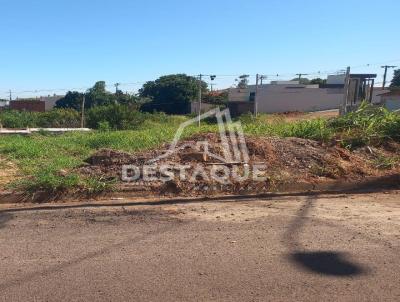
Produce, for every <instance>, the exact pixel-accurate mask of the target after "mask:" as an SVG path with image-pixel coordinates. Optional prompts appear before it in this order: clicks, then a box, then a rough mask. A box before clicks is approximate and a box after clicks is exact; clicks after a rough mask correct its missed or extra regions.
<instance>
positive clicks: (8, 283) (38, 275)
mask: <svg viewBox="0 0 400 302" xmlns="http://www.w3.org/2000/svg"><path fill="white" fill-rule="evenodd" d="M399 197H400V195H399V192H391V193H389V194H384V193H372V194H349V195H345V194H340V195H324V196H318V197H316V196H280V197H268V198H258V199H248V200H247V199H236V200H232V199H228V198H223V199H221V200H218V201H217V200H210V201H207V202H178V203H174V202H171V203H163V204H158V203H157V202H154V203H152V204H149V205H145V204H143V203H135V202H132V203H128V202H127V201H121V203H126V204H125V205H117V206H115V205H112V203H113V202H114V203H115V202H116V201H113V202H112V201H110V203H109V204H108V205H107V204H102V206H87V207H82V206H80V205H66V206H64V207H63V208H55V209H52V208H51V207H48V208H46V207H45V208H42V209H38V208H28V209H17V210H7V209H6V206H4V205H3V206H2V207H1V208H0V246H1V249H0V276H1V279H0V301H396V300H397V301H399V300H400V257H399V255H400V198H399Z"/></svg>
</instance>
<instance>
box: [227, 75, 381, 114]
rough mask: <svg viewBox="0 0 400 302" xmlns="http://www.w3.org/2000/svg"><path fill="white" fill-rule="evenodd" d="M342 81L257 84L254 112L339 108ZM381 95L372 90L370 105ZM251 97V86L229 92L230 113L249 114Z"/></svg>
mask: <svg viewBox="0 0 400 302" xmlns="http://www.w3.org/2000/svg"><path fill="white" fill-rule="evenodd" d="M351 76H354V78H355V79H358V77H359V78H360V79H363V76H365V77H366V78H368V77H369V76H373V75H367V74H366V75H362V74H361V75H351ZM344 81H345V76H344V75H333V76H328V79H327V84H324V85H303V84H299V82H298V81H273V82H271V83H270V84H264V85H259V86H258V90H257V104H258V112H262V113H279V112H289V111H300V112H311V111H322V110H331V109H339V108H340V107H341V106H342V104H343V101H344ZM359 82H362V81H359ZM360 87H361V86H360ZM365 87H366V88H365ZM365 87H364V88H365V89H364V91H363V93H365V90H368V89H369V88H368V86H365ZM367 88H368V89H367ZM360 89H361V88H360ZM382 92H383V91H382V90H381V89H380V88H374V91H373V94H372V102H373V103H379V102H380V96H379V94H380V93H382ZM255 95H256V86H255V85H249V86H248V87H247V88H246V89H239V88H231V89H229V104H230V108H231V110H233V111H234V113H233V114H234V115H237V114H241V113H245V112H248V111H253V108H254V107H253V106H254V100H255ZM357 95H358V94H357ZM360 98H361V93H360Z"/></svg>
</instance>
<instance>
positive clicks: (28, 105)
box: [10, 95, 64, 112]
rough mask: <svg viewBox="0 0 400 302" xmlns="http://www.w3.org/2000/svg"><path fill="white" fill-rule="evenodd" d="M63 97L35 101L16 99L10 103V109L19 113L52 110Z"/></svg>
mask: <svg viewBox="0 0 400 302" xmlns="http://www.w3.org/2000/svg"><path fill="white" fill-rule="evenodd" d="M63 97H64V96H63V95H53V96H50V95H49V96H41V97H40V98H37V99H17V100H14V101H10V109H13V110H19V111H32V112H45V111H50V110H52V109H53V108H54V107H55V105H56V103H57V101H58V100H60V99H62V98H63Z"/></svg>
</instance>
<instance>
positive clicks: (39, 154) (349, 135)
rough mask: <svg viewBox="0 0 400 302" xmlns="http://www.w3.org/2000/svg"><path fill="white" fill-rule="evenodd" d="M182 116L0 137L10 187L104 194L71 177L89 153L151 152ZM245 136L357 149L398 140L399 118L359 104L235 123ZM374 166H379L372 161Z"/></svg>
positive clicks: (99, 185) (211, 127)
mask: <svg viewBox="0 0 400 302" xmlns="http://www.w3.org/2000/svg"><path fill="white" fill-rule="evenodd" d="M187 119H188V118H187V117H179V118H169V117H167V116H166V117H165V120H162V121H157V119H148V120H145V121H143V122H142V124H141V126H140V129H139V130H129V131H107V127H105V129H103V131H93V132H90V133H67V134H63V135H49V134H46V133H38V134H36V135H32V136H1V137H0V154H3V155H5V156H7V157H8V158H9V159H11V160H12V161H14V162H15V163H16V164H17V165H18V167H19V169H20V174H23V176H24V177H22V178H19V180H18V181H17V182H14V184H13V185H14V186H17V187H19V188H20V189H23V190H26V191H32V192H34V191H37V190H46V191H50V192H54V191H63V190H84V191H86V192H92V193H94V192H98V191H103V190H109V189H110V188H111V187H112V185H113V183H112V182H110V181H109V180H104V179H102V178H101V177H100V176H99V177H98V178H83V177H82V176H80V175H77V174H74V173H71V172H70V171H71V170H73V168H75V167H77V166H79V165H81V164H82V163H83V160H84V159H85V158H87V157H88V156H89V155H90V154H92V153H93V152H95V151H96V150H98V149H101V148H110V149H115V150H122V151H128V152H134V151H139V150H145V149H151V148H155V147H157V146H159V145H160V144H162V143H165V142H169V141H171V139H172V138H173V137H174V135H175V131H176V129H177V128H178V127H179V124H180V123H181V122H183V121H185V120H187ZM240 121H241V122H242V126H243V129H244V132H245V133H246V134H248V135H255V136H279V137H299V138H307V139H314V140H318V141H338V142H339V143H340V144H341V145H342V146H344V147H348V148H356V147H358V146H361V145H377V144H381V143H382V142H384V141H385V140H388V139H391V140H397V141H399V140H400V136H399V134H400V116H399V115H397V114H395V113H391V112H388V111H387V110H386V109H383V108H375V107H371V106H368V105H363V106H362V107H361V108H360V109H359V110H358V111H356V112H353V113H349V114H348V115H346V116H343V117H340V118H334V119H331V120H326V119H313V120H302V121H297V122H287V121H284V120H279V119H270V118H269V117H268V115H264V116H260V117H258V118H253V117H251V116H244V117H242V118H241V119H240ZM216 131H218V127H217V125H216V124H213V123H212V122H211V123H203V124H202V126H201V127H200V128H199V127H197V125H193V126H190V127H188V128H186V130H185V132H184V134H183V136H184V137H189V136H191V135H194V134H197V133H205V132H216ZM377 164H379V163H377ZM380 164H381V166H382V167H383V166H385V167H386V166H391V165H392V161H386V160H382V161H381V163H380Z"/></svg>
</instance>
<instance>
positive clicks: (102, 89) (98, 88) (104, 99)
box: [86, 81, 115, 108]
mask: <svg viewBox="0 0 400 302" xmlns="http://www.w3.org/2000/svg"><path fill="white" fill-rule="evenodd" d="M112 103H115V97H114V96H113V94H112V93H111V92H108V91H107V90H106V82H104V81H98V82H96V83H95V84H94V86H93V87H92V88H89V89H88V91H87V92H86V106H87V107H88V108H92V107H94V106H106V105H109V104H112Z"/></svg>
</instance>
